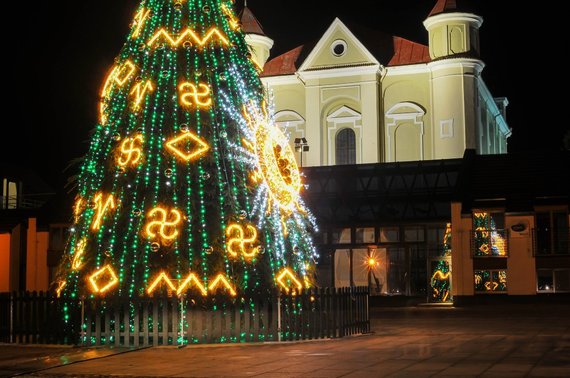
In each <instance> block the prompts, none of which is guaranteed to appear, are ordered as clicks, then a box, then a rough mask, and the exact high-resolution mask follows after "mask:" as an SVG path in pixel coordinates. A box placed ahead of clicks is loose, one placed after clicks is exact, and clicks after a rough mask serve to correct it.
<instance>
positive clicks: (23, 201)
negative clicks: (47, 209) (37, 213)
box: [0, 196, 46, 210]
mask: <svg viewBox="0 0 570 378" xmlns="http://www.w3.org/2000/svg"><path fill="white" fill-rule="evenodd" d="M0 203H1V204H2V205H1V207H0V209H2V210H16V209H28V210H29V209H39V208H40V207H42V206H43V205H44V204H45V203H46V201H44V200H39V199H35V198H31V196H0Z"/></svg>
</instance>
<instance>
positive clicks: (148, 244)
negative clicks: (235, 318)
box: [56, 0, 318, 311]
mask: <svg viewBox="0 0 570 378" xmlns="http://www.w3.org/2000/svg"><path fill="white" fill-rule="evenodd" d="M258 69H259V68H258V67H256V65H255V63H254V62H253V61H252V58H251V53H250V52H249V48H248V46H247V45H246V43H245V35H244V33H243V32H242V31H241V30H240V25H239V21H238V19H237V17H236V15H235V11H234V9H233V1H231V0H186V1H184V2H181V1H172V0H144V1H142V2H141V5H140V6H139V7H138V9H137V10H136V13H135V14H134V17H133V22H132V25H131V32H130V34H129V36H128V38H127V41H126V43H125V45H124V47H123V49H122V50H121V52H120V54H119V55H118V56H117V58H116V59H115V63H114V64H113V67H112V68H111V70H110V72H109V74H108V76H107V78H106V79H105V80H104V84H103V87H102V90H101V93H100V95H101V102H100V105H99V109H100V119H99V124H98V125H97V126H96V128H95V131H94V134H93V136H92V139H91V144H90V147H89V151H88V153H87V155H86V158H85V160H84V164H83V166H82V167H81V172H80V179H79V186H78V193H77V200H76V203H75V206H74V225H73V228H72V229H73V230H74V232H73V233H72V235H71V237H70V240H69V247H68V250H67V253H66V256H65V258H64V259H63V260H62V263H61V269H60V275H59V277H58V280H57V287H56V288H57V292H58V293H59V294H61V295H62V296H64V297H66V298H70V299H71V300H73V299H74V298H79V297H83V298H94V297H99V296H109V295H120V296H121V297H127V298H134V297H138V296H145V295H146V296H148V295H156V294H157V293H166V292H169V293H171V294H173V293H175V294H176V295H180V296H181V295H185V294H186V293H187V292H190V293H194V294H199V295H202V296H208V295H214V294H216V295H225V296H227V298H228V300H231V297H234V296H238V295H247V294H248V293H250V292H257V291H260V290H273V289H276V288H281V289H283V290H285V291H289V290H290V289H291V288H294V289H296V290H301V289H302V288H303V287H308V286H310V285H313V284H314V262H315V261H316V258H317V257H318V256H317V254H316V250H315V247H314V245H313V242H312V239H311V236H310V233H311V232H312V231H313V230H315V229H316V225H315V220H314V217H313V216H312V215H311V214H310V212H309V210H308V209H306V207H305V204H304V202H303V200H302V198H301V191H302V188H303V183H302V177H301V174H300V172H299V169H298V167H297V164H296V162H295V158H294V153H293V151H292V150H291V148H290V146H289V141H288V139H287V137H286V136H285V135H284V134H283V133H282V132H281V131H280V130H279V129H278V128H277V127H276V126H275V123H274V121H273V118H272V115H271V113H272V112H271V106H270V105H266V98H267V96H266V94H265V93H264V89H263V85H262V83H261V81H260V79H259V76H258ZM70 303H72V301H71V302H70ZM66 308H69V311H72V310H73V308H74V307H73V306H72V305H70V306H68V307H66Z"/></svg>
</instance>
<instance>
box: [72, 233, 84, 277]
mask: <svg viewBox="0 0 570 378" xmlns="http://www.w3.org/2000/svg"><path fill="white" fill-rule="evenodd" d="M86 246H87V239H85V238H83V239H81V240H80V241H79V243H77V246H76V247H75V253H74V254H73V260H72V261H71V269H73V270H80V269H81V268H82V267H83V255H84V254H85V247H86Z"/></svg>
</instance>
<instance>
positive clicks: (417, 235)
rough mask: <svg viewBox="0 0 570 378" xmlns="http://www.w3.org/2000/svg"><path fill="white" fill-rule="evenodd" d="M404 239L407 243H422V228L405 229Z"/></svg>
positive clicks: (423, 234) (423, 233)
mask: <svg viewBox="0 0 570 378" xmlns="http://www.w3.org/2000/svg"><path fill="white" fill-rule="evenodd" d="M404 239H405V241H407V242H423V241H424V240H425V232H424V228H423V227H406V229H405V230H404Z"/></svg>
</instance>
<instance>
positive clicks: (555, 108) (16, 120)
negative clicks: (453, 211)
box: [0, 0, 568, 190]
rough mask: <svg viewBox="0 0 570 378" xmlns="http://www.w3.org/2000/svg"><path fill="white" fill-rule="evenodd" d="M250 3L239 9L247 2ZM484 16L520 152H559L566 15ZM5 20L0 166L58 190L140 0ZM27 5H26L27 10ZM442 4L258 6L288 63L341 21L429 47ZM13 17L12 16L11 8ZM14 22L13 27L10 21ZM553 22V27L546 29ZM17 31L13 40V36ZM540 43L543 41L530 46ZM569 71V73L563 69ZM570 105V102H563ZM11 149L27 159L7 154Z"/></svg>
mask: <svg viewBox="0 0 570 378" xmlns="http://www.w3.org/2000/svg"><path fill="white" fill-rule="evenodd" d="M241 1H242V0H238V3H239V2H241ZM471 3H472V6H473V7H474V8H475V9H476V11H477V13H478V14H480V15H481V16H483V17H484V19H485V23H484V25H483V27H482V30H481V48H482V58H483V60H484V61H485V62H486V63H487V68H486V69H485V71H484V73H483V75H484V78H485V81H486V83H487V85H488V86H489V87H490V89H491V92H492V93H493V94H494V95H495V96H507V97H508V98H509V100H510V102H511V105H510V107H509V115H508V122H509V124H510V126H511V127H512V128H513V132H514V135H513V137H512V138H511V140H510V146H509V148H510V150H511V151H525V150H529V149H559V148H560V146H561V140H562V135H563V134H564V132H565V130H567V129H568V123H567V121H566V119H565V117H564V114H566V112H561V110H565V108H566V107H567V106H565V105H566V104H563V103H562V101H563V100H562V98H561V97H557V96H556V95H555V94H554V91H553V90H551V89H549V88H550V86H555V85H556V83H559V82H562V81H563V80H564V76H561V75H560V73H562V72H563V71H562V70H564V69H565V67H564V66H565V62H564V61H563V58H562V54H563V53H565V52H566V51H565V50H566V48H565V47H566V46H567V45H568V43H567V41H566V40H562V38H563V37H564V36H565V35H566V34H567V33H566V32H565V31H562V30H556V28H558V29H562V28H563V26H564V25H565V24H566V23H567V21H563V17H564V16H563V15H562V13H561V12H559V13H556V12H554V13H553V12H552V9H551V8H550V7H541V5H540V4H538V5H536V4H535V6H533V7H532V8H531V7H526V6H522V5H520V6H517V5H513V4H518V3H519V2H513V1H510V0H473V1H472V2H471ZM9 4H14V5H10V6H7V7H8V9H6V7H5V8H4V11H3V16H4V17H3V22H4V23H5V24H6V23H7V24H9V23H10V22H12V23H13V25H11V27H10V28H9V27H8V25H3V26H4V27H3V30H4V33H5V34H4V38H3V51H4V53H3V57H4V62H7V63H8V68H7V69H6V70H5V73H4V78H3V84H4V85H3V86H4V88H5V95H7V96H8V100H7V101H4V103H3V105H4V106H3V107H4V117H3V120H4V121H3V126H2V130H3V133H2V134H3V135H2V140H3V143H2V145H3V148H2V149H1V150H2V152H1V156H0V159H1V160H0V161H1V162H7V163H14V164H20V165H23V166H26V167H30V168H33V169H34V170H36V171H37V172H39V174H40V176H42V177H43V178H44V180H45V181H47V182H48V183H49V184H51V185H52V186H54V188H56V190H60V188H61V186H62V184H63V183H64V182H65V180H66V179H67V177H68V176H70V175H71V174H73V173H75V171H76V169H71V170H67V171H64V169H65V168H66V166H67V165H68V164H69V162H70V161H72V160H73V159H74V158H77V157H80V156H82V155H83V154H85V152H86V151H87V140H88V138H89V130H91V129H92V128H93V127H94V126H95V124H96V122H97V105H98V92H99V89H100V87H101V85H102V83H103V80H104V78H105V74H106V72H107V71H108V69H109V68H110V66H111V65H112V63H113V59H114V57H115V55H117V53H118V52H119V50H120V48H121V46H122V44H123V42H124V41H125V38H126V35H127V33H128V31H129V24H130V22H131V19H132V16H133V14H134V10H135V8H136V6H137V4H138V0H80V1H78V0H43V1H32V2H29V3H20V2H18V3H17V4H16V2H10V3H9ZM24 4H25V5H24ZM434 4H435V0H351V1H331V0H328V1H323V0H303V1H299V0H249V2H248V5H249V7H250V8H251V9H252V11H253V12H254V14H256V15H257V17H258V19H259V20H260V21H261V23H262V24H263V26H264V28H265V30H266V32H267V34H268V35H269V36H271V37H272V38H273V39H274V40H275V42H276V45H275V48H274V51H273V52H274V54H273V56H275V54H279V53H282V52H284V51H287V50H288V49H291V48H293V47H296V46H298V45H300V44H302V43H304V42H306V41H310V40H312V39H315V38H318V37H319V36H320V35H322V33H323V32H324V31H325V30H326V28H327V27H328V25H329V24H330V23H331V22H332V20H333V19H334V17H336V16H338V17H339V18H340V19H341V20H346V21H349V22H357V23H361V24H363V25H365V26H367V27H371V28H376V29H378V30H383V31H385V32H388V33H392V34H396V35H400V36H403V37H406V38H409V39H413V40H416V41H418V42H422V43H427V32H426V31H425V29H424V28H423V25H422V21H423V20H424V19H425V17H426V16H427V14H428V13H429V10H430V9H431V8H432V7H433V5H434ZM10 8H12V9H10ZM10 20H12V21H10ZM542 20H548V21H549V22H550V24H548V25H547V24H546V21H544V24H543V21H542ZM8 30H10V33H8V34H6V33H7V31H8ZM531 37H538V41H539V42H530V39H531ZM563 65H564V66H563ZM564 97H565V96H564ZM8 144H11V145H13V146H15V147H16V148H21V151H22V152H21V153H19V154H17V155H13V154H10V153H8V151H7V149H6V146H7V145H8Z"/></svg>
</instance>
